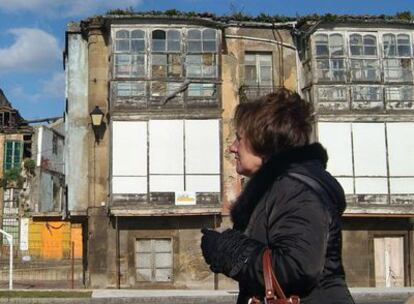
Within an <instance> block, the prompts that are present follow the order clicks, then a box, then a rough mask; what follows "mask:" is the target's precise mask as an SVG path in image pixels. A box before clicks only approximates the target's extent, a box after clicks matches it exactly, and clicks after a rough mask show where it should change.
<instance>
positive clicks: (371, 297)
mask: <svg viewBox="0 0 414 304" xmlns="http://www.w3.org/2000/svg"><path fill="white" fill-rule="evenodd" d="M351 293H352V295H353V296H354V298H355V300H356V303H357V304H373V303H376V304H403V303H406V304H412V303H414V288H410V287H407V288H392V289H391V288H390V289H385V288H383V289H381V288H353V289H351ZM236 297H237V292H236V291H225V290H129V289H121V290H117V289H101V290H93V292H92V298H84V299H50V298H44V299H41V298H36V299H18V298H10V299H7V298H3V299H2V298H0V304H3V303H8V304H164V303H168V304H234V303H235V300H236ZM411 297H413V298H412V300H413V301H408V299H409V298H411Z"/></svg>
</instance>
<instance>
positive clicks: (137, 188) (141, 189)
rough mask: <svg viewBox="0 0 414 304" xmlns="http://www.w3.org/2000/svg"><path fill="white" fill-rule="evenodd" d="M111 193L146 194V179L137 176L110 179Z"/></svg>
mask: <svg viewBox="0 0 414 304" xmlns="http://www.w3.org/2000/svg"><path fill="white" fill-rule="evenodd" d="M112 193H114V194H138V193H147V178H146V177H141V176H139V177H137V176H134V177H132V176H114V177H112Z"/></svg>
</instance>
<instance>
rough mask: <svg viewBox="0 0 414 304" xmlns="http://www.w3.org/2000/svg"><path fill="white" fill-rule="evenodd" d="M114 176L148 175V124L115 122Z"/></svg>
mask: <svg viewBox="0 0 414 304" xmlns="http://www.w3.org/2000/svg"><path fill="white" fill-rule="evenodd" d="M112 134H113V151H112V175H114V176H116V175H147V123H146V122H144V121H114V122H113V126H112Z"/></svg>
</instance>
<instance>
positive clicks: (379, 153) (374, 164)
mask: <svg viewBox="0 0 414 304" xmlns="http://www.w3.org/2000/svg"><path fill="white" fill-rule="evenodd" d="M352 133H353V141H354V166H355V176H361V175H362V176H366V175H368V176H387V157H386V149H385V125H384V124H383V123H354V124H352Z"/></svg>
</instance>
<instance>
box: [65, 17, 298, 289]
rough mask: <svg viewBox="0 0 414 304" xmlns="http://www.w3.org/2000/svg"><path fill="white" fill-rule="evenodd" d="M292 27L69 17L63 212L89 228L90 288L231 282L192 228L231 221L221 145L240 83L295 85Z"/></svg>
mask: <svg viewBox="0 0 414 304" xmlns="http://www.w3.org/2000/svg"><path fill="white" fill-rule="evenodd" d="M291 30H292V25H291V24H283V25H271V24H254V23H251V24H238V23H227V24H225V23H221V22H217V21H213V20H211V19H202V18H190V19H189V18H180V17H167V16H164V17H163V16H157V17H154V16H115V15H108V16H104V17H100V18H90V19H87V20H84V21H82V22H80V23H79V24H70V25H69V26H68V30H67V33H66V41H67V47H66V56H65V65H66V72H67V84H68V87H67V93H68V99H67V112H66V126H67V128H66V134H67V135H66V147H67V154H66V155H67V157H66V161H67V163H66V168H67V170H66V176H67V179H66V180H67V187H68V212H69V215H70V217H71V218H77V219H79V220H83V221H84V225H85V229H87V233H85V235H87V239H86V240H85V244H86V246H87V258H88V265H87V271H88V274H89V285H90V286H91V287H116V286H118V287H135V288H143V287H152V288H163V287H165V288H167V287H168V288H214V287H216V288H218V287H220V288H222V287H223V286H230V285H226V284H228V283H226V282H225V281H224V280H223V278H218V277H217V276H214V275H213V274H211V272H210V271H209V270H208V268H207V267H206V265H205V263H204V261H203V259H202V256H201V252H200V248H199V244H200V232H199V231H200V229H201V228H202V227H204V226H208V227H219V226H220V225H222V224H221V223H222V222H223V221H224V222H226V221H228V220H227V216H225V215H226V214H227V212H228V206H229V204H230V203H231V202H232V201H233V200H234V199H235V197H236V196H237V194H238V192H239V191H240V188H241V180H240V178H239V177H238V176H237V175H236V173H235V171H234V167H233V164H232V161H233V160H232V159H231V157H230V156H229V154H228V152H227V146H228V144H229V142H230V141H231V140H232V138H233V132H232V131H231V124H230V119H231V116H232V114H233V109H234V107H235V105H236V104H238V103H239V101H240V100H239V92H242V94H243V96H246V100H247V98H248V97H249V96H254V95H257V94H263V93H266V92H271V91H273V90H274V88H276V87H279V86H287V87H290V88H291V89H295V90H296V89H297V73H296V63H297V52H296V48H295V46H294V45H293V39H292V36H291V34H290V31H291ZM97 106H98V107H99V110H100V111H102V113H103V114H104V120H103V121H104V122H103V125H101V126H100V127H94V128H92V126H91V120H90V117H89V114H90V113H91V114H92V112H93V110H94V109H95V110H94V111H95V112H96V107H97ZM98 112H99V111H98ZM94 131H95V134H94ZM94 135H96V136H94ZM223 215H224V217H223ZM231 286H234V285H231Z"/></svg>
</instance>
